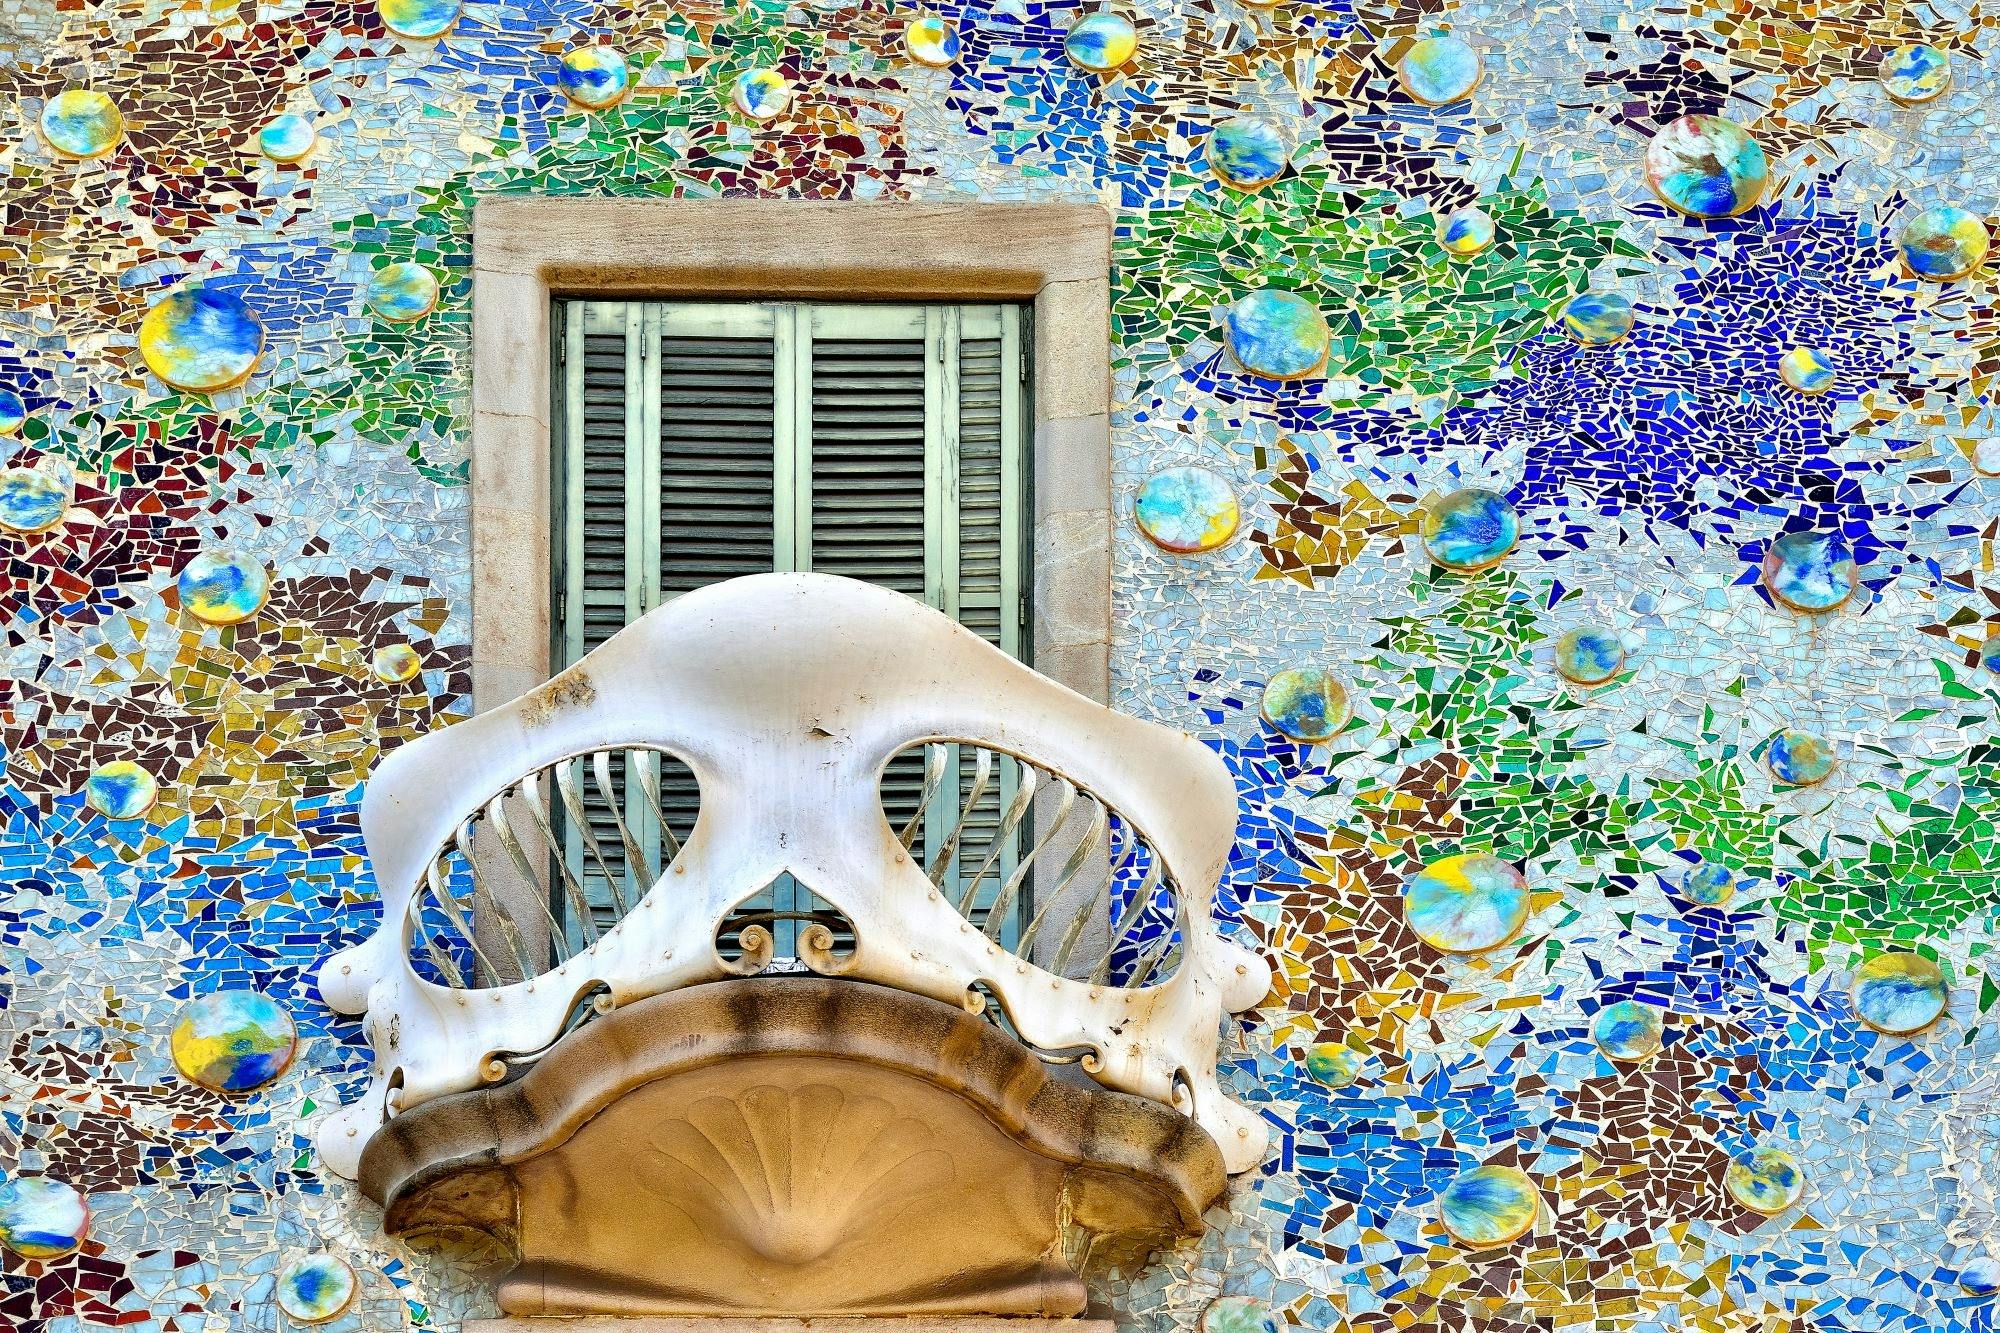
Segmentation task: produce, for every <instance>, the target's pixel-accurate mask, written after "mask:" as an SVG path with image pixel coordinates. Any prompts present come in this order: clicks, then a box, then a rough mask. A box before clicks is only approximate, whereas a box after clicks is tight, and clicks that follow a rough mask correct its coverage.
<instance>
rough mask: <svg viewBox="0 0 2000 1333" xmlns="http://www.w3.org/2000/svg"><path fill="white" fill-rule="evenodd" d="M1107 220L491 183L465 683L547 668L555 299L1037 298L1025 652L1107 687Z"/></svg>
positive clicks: (1095, 688) (496, 690) (1077, 683)
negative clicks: (593, 192)
mask: <svg viewBox="0 0 2000 1333" xmlns="http://www.w3.org/2000/svg"><path fill="white" fill-rule="evenodd" d="M1111 228H1112V223H1111V217H1110V214H1109V213H1108V212H1106V211H1105V210H1103V209H1101V208H1099V207H1096V206H1094V205H1079V204H1020V205H1015V204H911V203H850V202H833V201H819V200H759V199H643V200H623V199H587V198H586V199H568V198H556V197H547V196H493V197H489V198H486V199H482V200H481V201H480V202H479V204H478V205H477V207H476V209H475V211H474V214H473V270H472V346H473V363H472V478H471V480H472V570H473V580H472V584H473V586H472V690H473V704H474V709H475V711H477V712H485V711H486V710H488V709H490V708H493V707H495V706H496V705H498V704H501V703H504V702H506V701H507V700H509V699H512V698H515V697H516V696H518V695H521V694H524V693H526V692H527V691H528V690H530V689H533V688H534V687H535V686H537V685H540V684H541V683H542V682H543V681H545V680H547V679H548V678H549V675H550V661H549V646H550V625H551V606H550V595H551V594H550V586H551V581H550V577H549V570H550V549H549V548H550V540H551V535H552V531H553V523H552V515H551V510H550V502H549V501H550V497H549V475H550V465H551V461H552V458H551V448H550V439H549V430H550V426H549V422H550V416H551V407H552V402H553V400H552V395H551V388H550V378H549V377H550V361H551V356H550V351H551V341H550V332H549V320H550V312H551V303H552V302H553V300H554V299H556V298H558V297H564V296H597V297H625V296H629V297H645V298H654V299H672V298H677V297H681V298H689V299H718V298H744V299H826V300H843V301H854V300H894V301H1028V302H1032V303H1033V309H1034V333H1035V345H1034V368H1033V383H1034V430H1035V433H1034V464H1033V466H1034V472H1033V481H1032V490H1033V495H1034V543H1033V555H1032V559H1033V585H1032V593H1031V602H1032V617H1033V619H1032V624H1031V627H1030V634H1031V636H1032V642H1033V645H1034V659H1033V665H1034V666H1035V668H1036V669H1037V670H1039V671H1041V672H1042V673H1043V674H1044V675H1047V676H1050V677H1052V678H1053V679H1055V680H1058V681H1061V682H1062V683H1063V684H1065V685H1067V686H1069V687H1070V688H1072V689H1074V690H1076V691H1077V692H1078V693H1080V694H1082V695H1084V696H1085V697H1086V698H1089V699H1093V700H1096V701H1097V702H1100V703H1103V702H1107V701H1108V698H1109V694H1110V625H1111V527H1112V500H1111V448H1110V440H1111V426H1110V401H1111V368H1110V336H1111V330H1110V304H1111V282H1110V270H1111Z"/></svg>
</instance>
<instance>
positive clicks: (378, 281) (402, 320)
mask: <svg viewBox="0 0 2000 1333" xmlns="http://www.w3.org/2000/svg"><path fill="white" fill-rule="evenodd" d="M437 303H438V280H437V274H435V273H433V272H431V271H430V270H429V269H428V268H426V267H424V266H423V265H422V264H419V263H416V262H415V261H414V260H408V259H404V260H399V261H397V262H396V263H393V264H385V265H384V266H383V267H381V268H378V269H376V270H375V271H374V272H372V273H370V274H369V275H368V308H369V309H370V310H372V311H374V312H375V313H376V314H377V315H378V316H380V317H381V318H383V319H386V320H388V321H389V322H390V323H391V324H408V323H410V322H411V321H412V320H418V319H422V318H423V317H424V316H425V315H428V314H430V312H431V311H433V310H435V309H436V308H437Z"/></svg>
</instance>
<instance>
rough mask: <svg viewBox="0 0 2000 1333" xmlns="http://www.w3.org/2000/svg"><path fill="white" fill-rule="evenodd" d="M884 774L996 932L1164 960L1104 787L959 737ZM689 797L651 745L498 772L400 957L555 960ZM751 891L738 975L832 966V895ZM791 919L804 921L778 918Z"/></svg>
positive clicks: (1103, 955) (596, 931)
mask: <svg viewBox="0 0 2000 1333" xmlns="http://www.w3.org/2000/svg"><path fill="white" fill-rule="evenodd" d="M905 760H921V761H922V776H921V780H920V782H919V783H918V785H917V786H916V789H915V791H914V794H913V793H912V792H911V791H910V790H909V785H908V782H898V781H896V779H897V778H909V777H914V775H913V774H909V773H907V772H906V771H902V770H907V768H908V767H909V766H908V765H907V764H906V763H905V762H903V761H905ZM663 773H664V774H665V780H664V782H663ZM888 773H889V775H891V776H889V777H886V778H885V781H884V783H883V791H882V797H883V816H884V818H885V819H888V820H890V821H891V822H892V824H893V825H894V826H895V827H896V828H897V842H898V844H899V845H900V846H901V847H902V848H903V849H904V850H905V851H906V852H909V853H912V854H913V855H916V856H920V857H923V858H924V860H925V867H924V871H925V875H926V876H927V877H928V878H929V880H930V882H931V884H932V886H933V887H935V888H937V889H938V890H939V891H940V892H942V893H943V894H944V895H945V898H946V900H947V901H949V902H951V904H952V905H953V906H954V907H955V908H956V909H957V911H958V913H959V915H960V916H961V917H964V918H965V919H966V920H967V921H968V922H970V923H971V924H972V925H973V926H975V927H976V928H977V929H979V930H980V932H981V933H982V934H983V935H984V936H985V937H986V938H987V939H988V940H990V941H992V942H993V943H994V944H995V945H998V946H999V947H1000V948H1002V949H1004V950H1006V951H1007V952H1008V953H1009V954H1011V955H1013V956H1015V957H1019V958H1026V959H1030V960H1033V961H1035V962H1037V963H1039V964H1040V965H1042V966H1045V967H1046V968H1047V969H1048V970H1049V971H1051V972H1054V973H1055V974H1057V975H1058V976H1064V977H1080V978H1082V979H1084V980H1087V981H1088V982H1090V984H1092V985H1094V986H1107V985H1108V986H1120V987H1140V986H1146V985H1150V984H1152V983H1153V982H1154V981H1155V980H1165V979H1166V978H1167V977H1169V976H1171V975H1172V973H1173V969H1174V965H1175V963H1176V962H1177V961H1178V958H1179V955H1180V945H1181V941H1182V938H1183V932H1182V921H1181V906H1182V902H1181V896H1180V894H1179V893H1177V892H1175V891H1174V889H1173V888H1172V885H1171V881H1170V880H1169V879H1168V878H1167V875H1166V862H1165V860H1164V859H1163V858H1162V857H1161V856H1160V854H1159V853H1158V851H1157V850H1156V849H1155V848H1154V847H1153V845H1152V844H1151V843H1150V842H1149V841H1147V839H1146V838H1145V836H1144V835H1143V834H1142V833H1140V832H1139V831H1138V830H1137V829H1136V828H1134V827H1133V826H1132V824H1131V823H1130V822H1129V821H1127V820H1125V819H1123V818H1121V817H1120V816H1119V815H1118V813H1117V812H1116V811H1114V810H1113V809H1112V808H1111V806H1109V805H1108V804H1106V803H1105V802H1104V801H1103V800H1102V799H1100V798H1099V797H1098V796H1097V795H1095V794H1094V793H1092V792H1091V791H1089V790H1088V789H1086V788H1084V787H1082V786H1080V785H1078V784H1077V783H1076V782H1075V781H1073V780H1072V779H1070V778H1068V777H1065V776H1064V775H1062V774H1060V773H1057V772H1054V771H1052V770H1050V769H1046V768H1043V767H1041V766H1039V765H1036V764H1034V763H1032V762H1030V761H1028V760H1025V759H1022V758H1020V757H1019V756H1016V755H1009V754H1005V753H1002V752H1000V751H996V750H993V749H991V748H989V747H986V746H980V745H974V744H971V743H969V742H965V741H930V742H927V743H924V744H923V745H921V746H919V747H914V748H912V749H907V750H904V751H902V752H901V753H900V754H898V755H897V756H895V757H894V758H892V759H891V761H890V764H889V767H888ZM953 778H956V779H957V782H956V783H951V782H950V781H949V780H950V779H953ZM953 786H956V788H957V790H956V791H955V792H954V791H953V790H952V789H951V788H952V787H953ZM698 810H699V799H698V785H697V783H696V782H695V780H694V778H693V775H692V773H691V772H690V771H689V770H688V768H687V767H686V765H684V764H682V763H681V762H680V761H679V760H678V759H676V758H675V757H674V756H673V755H671V754H669V753H667V752H665V751H662V750H658V749H653V748H646V747H626V746H613V747H607V748H604V749H598V750H592V751H589V752H587V753H585V754H580V755H576V756H573V757H571V758H568V759H564V760H561V761H559V762H557V763H554V764H550V765H546V766H544V767H542V768H540V769H537V770H535V771H534V772H531V773H529V774H527V775H526V776H524V777H522V778H520V779H519V780H517V781H515V782H512V783H510V784H508V786H507V787H506V788H505V789H504V790H502V791H500V792H498V793H496V794H494V795H493V796H492V797H491V798H490V799H488V800H487V801H485V802H484V803H483V804H481V805H480V806H478V807H477V808H476V809H475V810H474V812H473V813H472V815H471V816H470V817H469V818H467V819H465V820H463V821H462V822H461V823H460V824H459V825H458V827H457V828H455V829H453V830H452V832H451V835H450V836H449V838H447V839H446V840H445V841H444V842H443V843H442V844H441V845H440V846H439V847H438V848H437V849H436V851H435V852H434V853H433V855H432V857H431V859H430V863H429V865H428V866H427V867H426V868H425V871H424V874H423V878H422V881H421V882H420V883H419V884H418V886H417V888H416V891H415V892H414V893H412V894H411V895H410V900H409V906H408V907H407V908H406V909H405V917H406V918H407V926H408V930H409V934H410V940H411V944H410V953H411V962H412V965H413V966H414V967H415V968H416V969H417V970H418V972H419V973H420V974H421V975H424V976H426V977H427V979H429V980H432V981H435V982H437V983H438V984H440V985H443V986H447V987H451V988H454V989H460V990H482V989H489V988H494V987H500V986H505V985H511V984H513V983H515V982H518V981H521V980H523V979H526V978H529V977H539V976H542V975H544V974H545V973H548V972H550V971H553V970H557V969H560V968H561V967H563V966H564V965H565V964H567V963H568V962H569V961H570V960H571V959H572V958H575V957H576V956H578V955H579V954H581V953H584V952H586V951H588V950H589V949H591V948H593V947H595V946H596V944H597V943H598V941H599V940H600V939H601V938H602V937H603V935H604V934H605V933H606V932H607V931H608V930H610V929H612V928H614V927H615V926H616V925H617V923H618V922H620V921H623V920H624V919H625V917H626V915H627V914H628V913H629V912H630V911H631V909H632V908H633V907H636V906H637V905H638V904H639V902H640V901H642V900H643V899H644V898H645V896H646V895H647V894H648V893H651V892H652V891H653V889H654V888H655V887H656V886H657V885H658V884H659V882H660V880H661V879H662V878H664V877H665V876H666V875H667V872H668V870H669V868H670V867H671V866H672V864H673V862H674V860H675V859H676V858H677V857H678V856H679V854H680V849H681V840H682V838H683V837H687V836H691V834H692V826H693V825H694V824H695V822H696V821H695V815H696V814H697V813H698ZM676 825H678V826H679V827H678V829H677V828H676ZM763 896H764V897H765V898H768V899H770V900H769V901H759V900H758V898H756V897H753V898H752V899H749V900H746V902H744V903H743V904H739V905H738V907H737V909H736V910H735V911H734V912H732V913H731V914H730V916H729V917H727V918H725V920H724V921H723V922H722V923H720V925H719V927H718V930H717V938H716V941H715V948H716V959H717V964H718V965H719V966H720V967H722V968H724V969H725V970H727V971H729V972H732V973H735V974H737V975H741V976H748V975H752V974H754V973H757V972H760V971H763V970H765V969H766V968H767V967H769V966H770V965H771V964H772V963H773V962H774V961H776V960H777V959H779V958H785V959H798V960H805V961H810V962H811V963H813V964H816V965H817V967H816V970H820V971H826V972H838V971H840V970H842V968H843V964H844V961H845V958H846V956H847V954H848V952H851V950H844V949H843V948H842V946H843V944H845V943H848V942H850V941H851V937H852V936H851V927H850V926H849V924H848V923H847V922H846V920H845V918H844V917H842V916H841V914H840V912H839V910H838V909H837V908H834V907H832V906H830V905H827V904H824V903H821V902H818V901H816V895H813V894H812V893H811V892H810V890H809V889H807V890H805V891H804V892H799V891H797V890H794V892H793V893H792V894H791V895H789V897H790V899H791V901H790V902H788V903H780V902H778V901H776V895H775V894H766V895H763ZM785 922H790V923H796V924H800V925H803V926H804V929H803V930H796V929H795V930H792V931H789V932H783V931H780V930H779V929H778V927H779V925H780V923H785ZM780 935H785V936H787V937H788V938H787V941H786V942H787V945H788V947H785V948H783V949H780V948H779V945H778V940H779V937H780ZM529 1054H531V1053H529Z"/></svg>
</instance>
